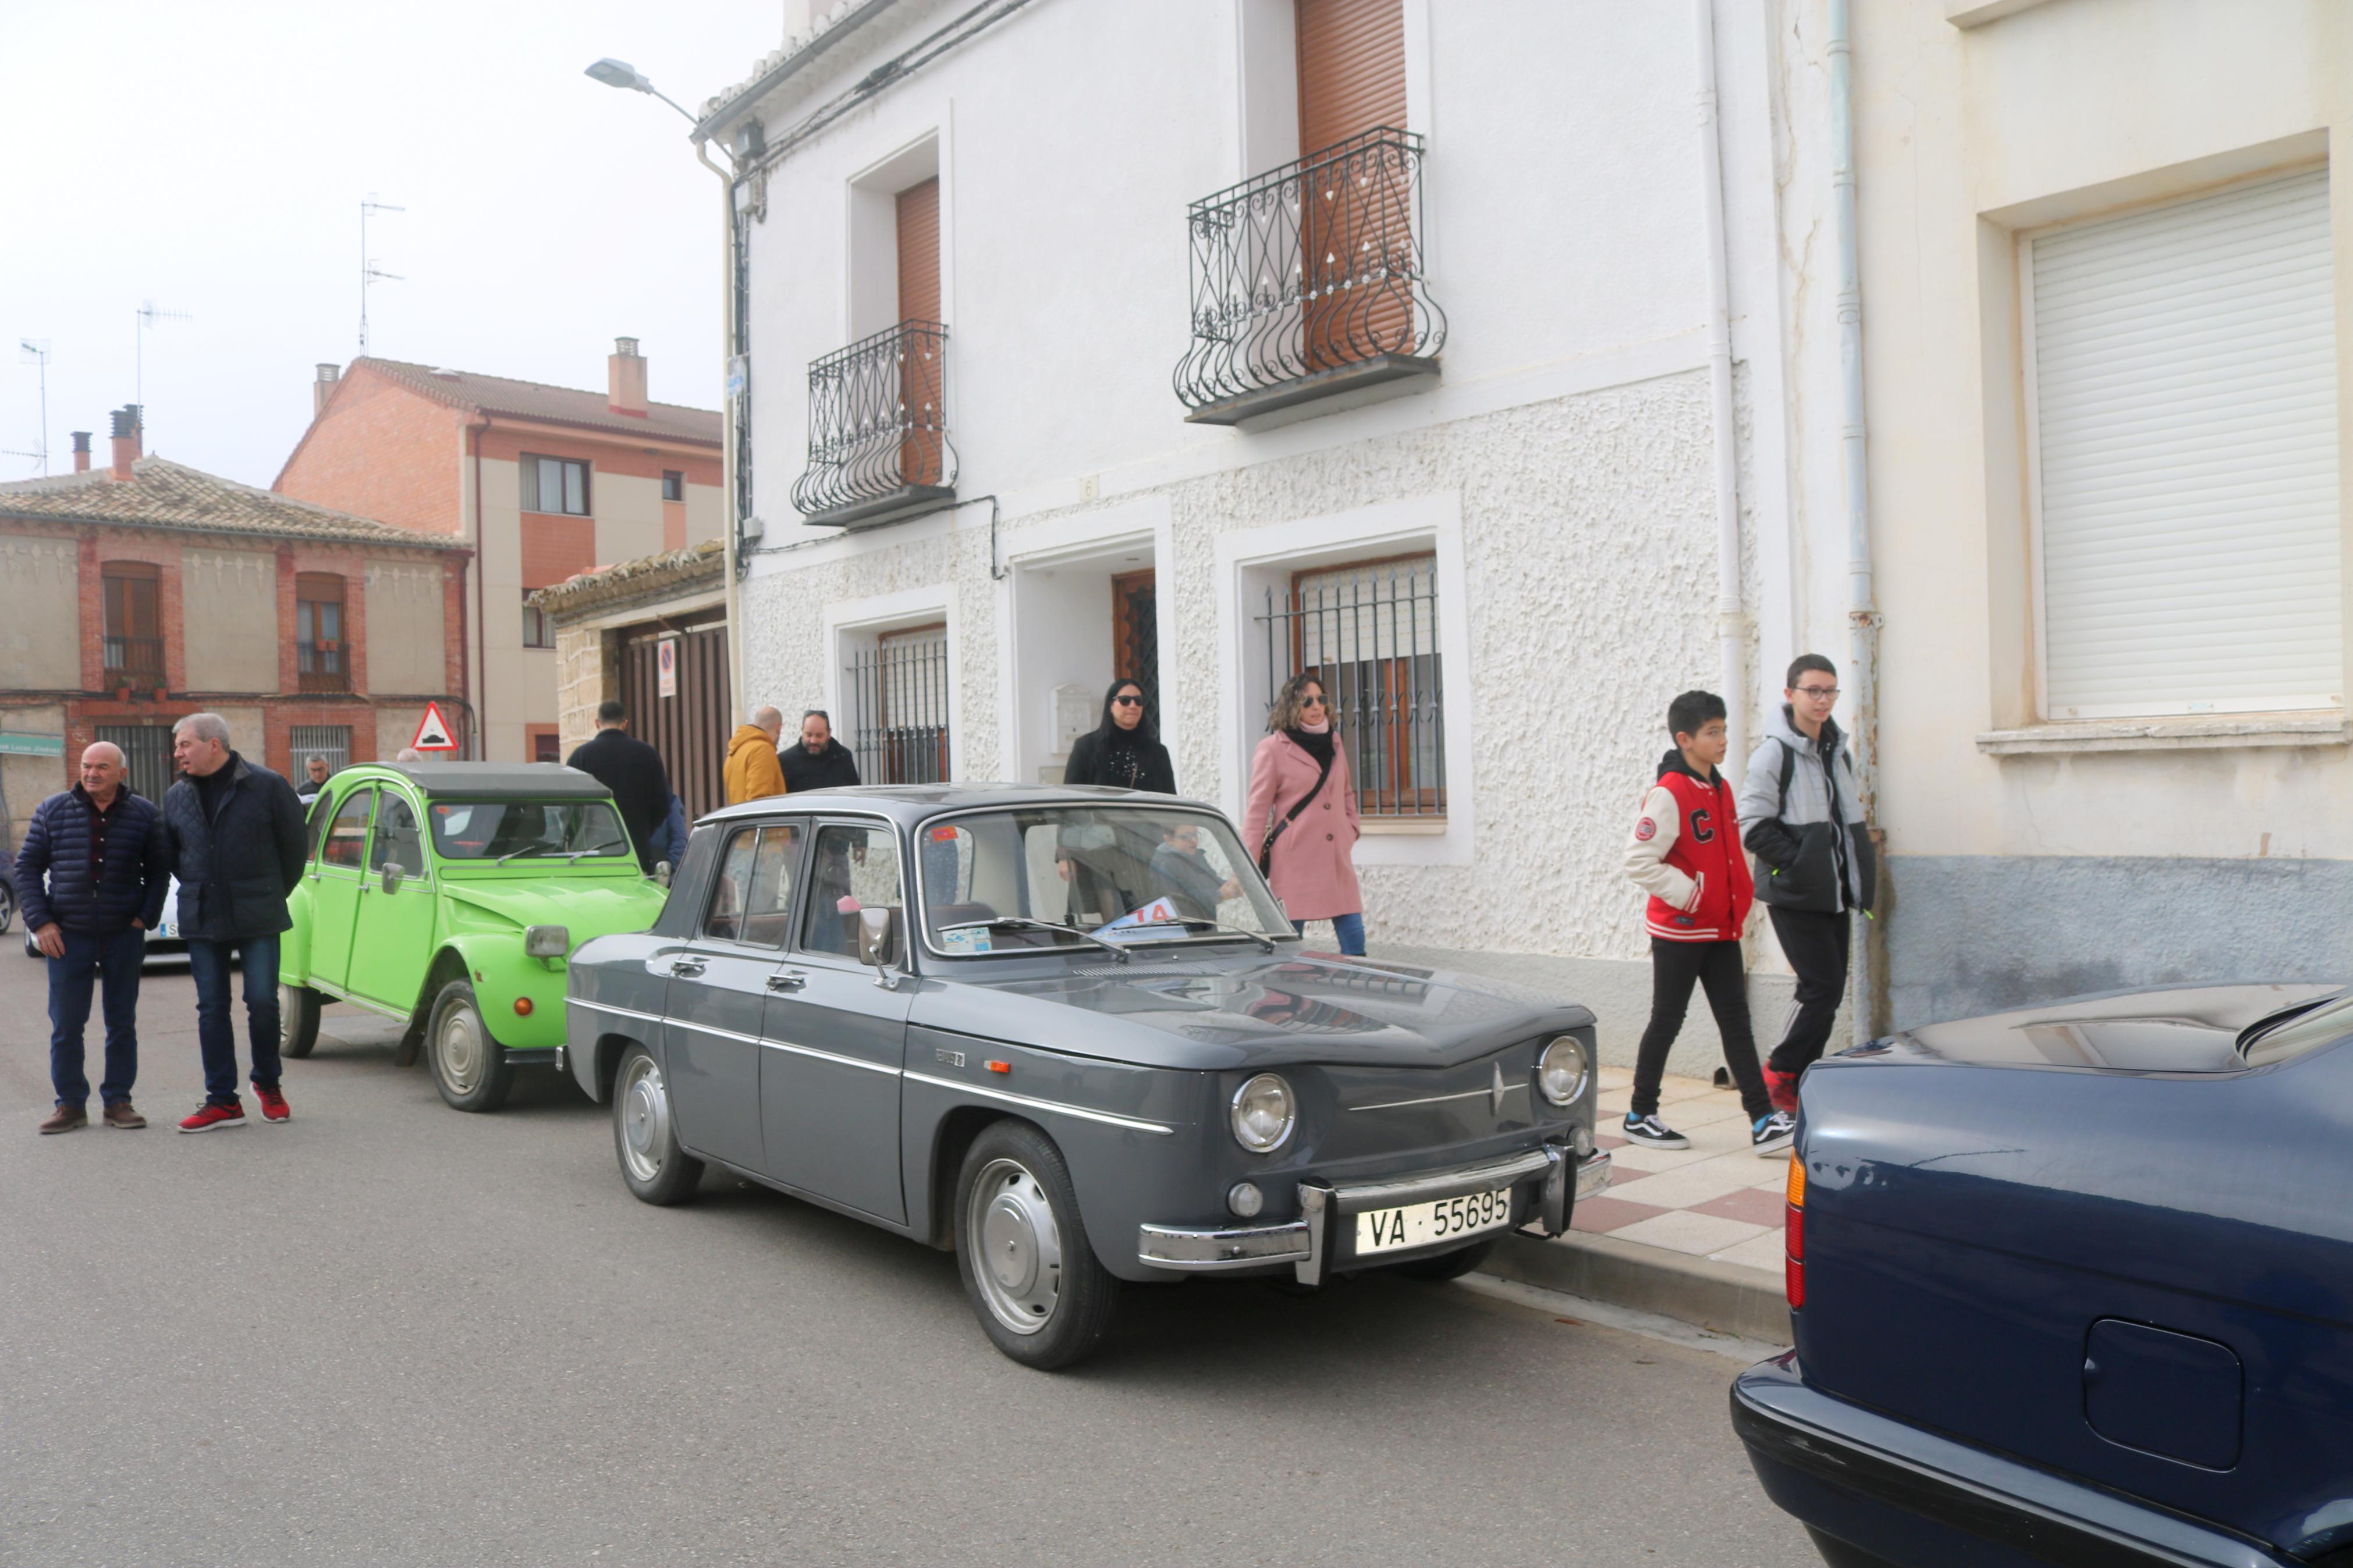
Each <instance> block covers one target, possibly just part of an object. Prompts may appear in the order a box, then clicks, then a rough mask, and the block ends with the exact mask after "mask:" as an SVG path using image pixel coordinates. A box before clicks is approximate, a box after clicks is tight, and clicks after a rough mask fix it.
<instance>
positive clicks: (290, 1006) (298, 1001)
mask: <svg viewBox="0 0 2353 1568" xmlns="http://www.w3.org/2000/svg"><path fill="white" fill-rule="evenodd" d="M319 1000H320V998H319V994H318V993H317V992H316V991H313V990H311V988H310V987H309V986H307V985H293V984H288V983H287V982H285V981H283V980H281V981H280V982H279V983H278V1054H279V1055H280V1056H281V1057H290V1058H293V1059H294V1060H296V1061H298V1062H299V1061H301V1059H302V1058H304V1057H307V1056H309V1055H310V1054H311V1047H313V1046H315V1045H317V1044H318V1043H319Z"/></svg>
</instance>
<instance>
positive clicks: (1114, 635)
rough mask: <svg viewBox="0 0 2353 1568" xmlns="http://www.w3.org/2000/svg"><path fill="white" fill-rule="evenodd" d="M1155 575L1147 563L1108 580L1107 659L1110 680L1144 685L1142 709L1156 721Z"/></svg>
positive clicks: (1155, 723)
mask: <svg viewBox="0 0 2353 1568" xmlns="http://www.w3.org/2000/svg"><path fill="white" fill-rule="evenodd" d="M1156 581H1157V579H1156V578H1155V575H1154V574H1153V569H1152V568H1151V567H1149V566H1147V567H1145V569H1144V570H1143V571H1141V572H1121V573H1118V574H1115V575H1113V578H1112V580H1111V662H1112V672H1111V674H1112V679H1113V680H1133V681H1134V682H1135V683H1136V684H1137V685H1138V686H1141V687H1142V688H1144V710H1145V713H1146V714H1148V715H1150V716H1151V720H1152V723H1153V726H1154V727H1155V729H1157V728H1160V727H1161V721H1160V610H1159V604H1160V600H1159V593H1158V590H1157V588H1156V586H1155V584H1156Z"/></svg>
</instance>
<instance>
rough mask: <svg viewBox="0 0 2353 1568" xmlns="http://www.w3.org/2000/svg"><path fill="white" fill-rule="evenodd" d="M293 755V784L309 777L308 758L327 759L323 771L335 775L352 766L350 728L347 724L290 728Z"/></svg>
mask: <svg viewBox="0 0 2353 1568" xmlns="http://www.w3.org/2000/svg"><path fill="white" fill-rule="evenodd" d="M292 729H293V738H292V742H291V745H292V750H293V755H292V756H291V758H290V762H291V763H292V764H293V768H294V774H293V776H294V779H295V781H296V782H297V783H300V782H301V780H303V779H306V778H308V777H310V776H311V775H310V773H309V772H308V771H307V770H308V769H309V768H310V766H311V758H312V757H324V758H326V759H327V772H328V773H341V772H343V769H345V768H347V767H350V766H351V765H352V727H351V726H350V725H349V724H296V725H294V726H293V727H292Z"/></svg>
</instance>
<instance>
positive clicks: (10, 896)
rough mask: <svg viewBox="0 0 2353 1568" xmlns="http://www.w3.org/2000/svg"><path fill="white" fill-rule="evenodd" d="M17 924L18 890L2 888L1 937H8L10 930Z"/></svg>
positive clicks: (0, 888)
mask: <svg viewBox="0 0 2353 1568" xmlns="http://www.w3.org/2000/svg"><path fill="white" fill-rule="evenodd" d="M15 924H16V889H14V888H10V887H5V886H0V936H5V935H7V934H8V928H9V927H10V926H12V925H15Z"/></svg>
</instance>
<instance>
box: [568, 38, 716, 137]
mask: <svg viewBox="0 0 2353 1568" xmlns="http://www.w3.org/2000/svg"><path fill="white" fill-rule="evenodd" d="M587 74H588V75H590V76H592V77H594V78H596V79H597V80H598V81H601V82H603V83H604V84H605V85H606V86H607V87H626V88H628V89H631V90H632V91H636V92H649V93H652V94H653V95H654V96H655V97H656V98H659V99H660V100H662V101H663V102H664V103H667V104H669V105H670V107H671V108H672V109H675V110H678V111H679V112H680V113H681V114H686V121H687V123H688V124H690V125H691V124H693V123H694V116H693V115H691V114H687V113H686V110H685V109H684V108H682V107H681V105H680V104H679V101H678V100H676V99H674V98H672V97H670V95H669V94H668V93H666V92H663V91H661V90H660V89H659V88H657V87H655V86H654V84H653V83H651V82H649V81H648V80H647V79H645V76H644V74H643V73H642V72H640V71H639V70H638V68H637V67H635V66H633V65H631V64H630V63H629V62H628V61H627V60H617V59H614V58H612V57H610V56H609V55H608V56H607V57H606V58H603V59H601V60H598V61H597V62H596V64H595V65H593V66H590V67H589V68H588V71H587Z"/></svg>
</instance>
